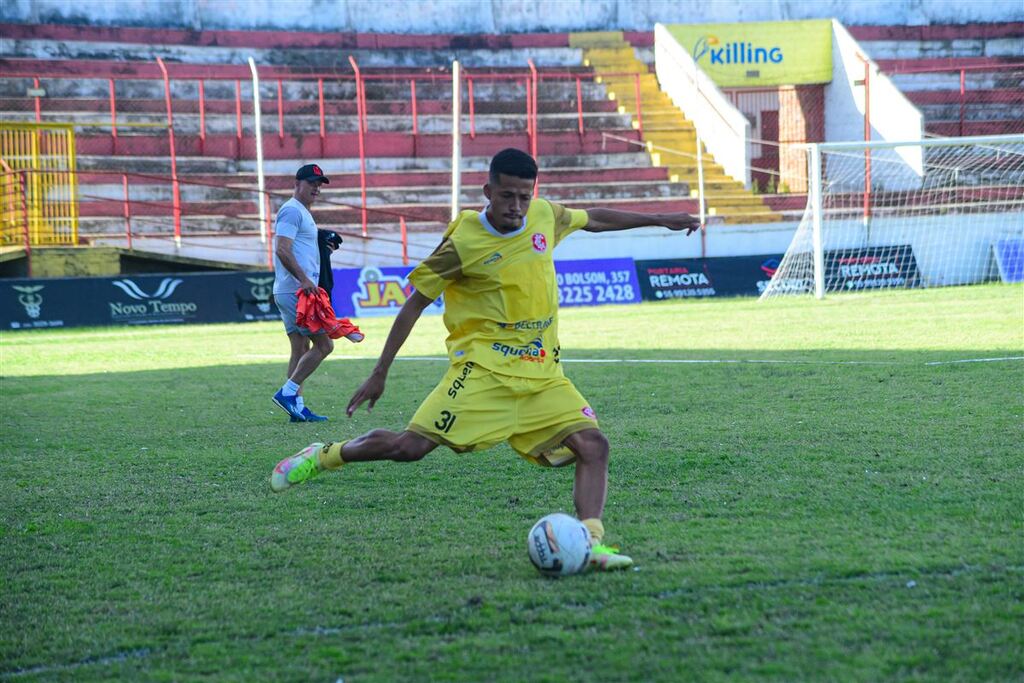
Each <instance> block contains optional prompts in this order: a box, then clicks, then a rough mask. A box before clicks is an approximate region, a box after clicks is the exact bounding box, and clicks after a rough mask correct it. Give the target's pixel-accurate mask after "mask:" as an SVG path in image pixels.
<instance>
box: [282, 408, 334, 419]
mask: <svg viewBox="0 0 1024 683" xmlns="http://www.w3.org/2000/svg"><path fill="white" fill-rule="evenodd" d="M291 421H292V422H327V416H326V415H317V414H316V413H314V412H313V411H312V410H310V409H309V408H307V407H305V406H303V407H302V416H301V417H295V416H294V415H292V418H291Z"/></svg>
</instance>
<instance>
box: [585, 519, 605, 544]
mask: <svg viewBox="0 0 1024 683" xmlns="http://www.w3.org/2000/svg"><path fill="white" fill-rule="evenodd" d="M582 521H583V526H585V527H587V529H588V530H589V531H590V542H591V543H592V544H593V545H597V544H598V543H600V542H601V539H602V538H604V524H601V520H599V519H598V518H597V517H591V518H590V519H584V520H582Z"/></svg>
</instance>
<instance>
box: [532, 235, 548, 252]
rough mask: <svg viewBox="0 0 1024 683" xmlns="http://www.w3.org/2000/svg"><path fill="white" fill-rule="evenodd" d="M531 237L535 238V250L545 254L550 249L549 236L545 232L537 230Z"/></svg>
mask: <svg viewBox="0 0 1024 683" xmlns="http://www.w3.org/2000/svg"><path fill="white" fill-rule="evenodd" d="M530 239H532V240H533V250H534V251H536V252H537V253H540V254H543V253H544V252H545V251H547V250H548V238H547V237H545V236H544V234H543V233H540V232H535V233H533V236H532V237H531V238H530Z"/></svg>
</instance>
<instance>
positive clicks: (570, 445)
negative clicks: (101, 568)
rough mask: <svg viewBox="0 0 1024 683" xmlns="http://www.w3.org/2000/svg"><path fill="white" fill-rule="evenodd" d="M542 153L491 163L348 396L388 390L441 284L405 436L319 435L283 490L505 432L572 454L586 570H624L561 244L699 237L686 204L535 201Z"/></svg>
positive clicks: (603, 444)
mask: <svg viewBox="0 0 1024 683" xmlns="http://www.w3.org/2000/svg"><path fill="white" fill-rule="evenodd" d="M536 182H537V163H536V162H535V161H534V160H533V158H532V157H530V156H529V155H528V154H526V153H524V152H521V151H519V150H516V149H506V150H503V151H501V152H499V153H498V154H497V155H495V157H494V158H493V159H492V160H491V166H490V173H489V176H488V182H487V184H486V185H484V196H486V197H487V199H488V200H489V202H490V203H489V204H488V206H487V208H485V209H484V210H483V211H480V212H477V211H463V212H462V213H460V214H459V216H458V218H456V219H455V220H454V221H453V222H452V223H451V224H450V225H449V226H448V229H447V230H446V231H445V233H444V238H443V239H442V241H441V244H440V245H439V246H438V247H437V249H435V250H434V253H433V254H431V255H430V256H429V257H427V258H426V259H425V260H424V261H423V262H421V263H420V264H419V265H418V266H417V267H416V268H415V269H414V270H413V271H412V273H410V275H409V281H410V282H411V283H412V284H413V286H414V287H415V288H416V291H415V292H413V294H412V295H411V296H410V297H409V299H408V301H407V302H406V303H405V305H404V306H403V307H402V309H401V311H400V312H399V314H398V316H397V318H396V319H395V322H394V324H393V325H392V327H391V332H390V333H389V334H388V338H387V341H386V342H385V344H384V350H383V351H382V352H381V355H380V359H379V360H378V361H377V365H376V366H375V367H374V369H373V372H372V373H371V374H370V377H369V378H368V379H367V380H366V381H365V382H363V384H362V386H360V387H359V389H357V390H356V392H355V394H353V396H352V399H351V400H350V401H349V404H348V408H347V411H346V412H347V413H348V415H349V416H350V417H351V416H352V414H353V413H354V412H355V411H356V409H357V408H359V406H361V405H362V404H363V403H365V402H366V401H369V405H368V409H370V408H373V406H374V404H375V403H376V402H377V400H378V399H379V398H380V397H381V395H382V394H383V393H384V383H385V380H386V378H387V373H388V369H389V368H390V367H391V363H392V361H394V359H395V356H396V355H397V354H398V350H399V349H400V348H401V346H402V344H403V343H405V340H406V339H407V338H408V336H409V333H410V332H411V331H412V328H413V326H414V325H415V323H416V321H417V320H418V319H419V317H420V315H421V314H422V312H423V309H425V308H426V307H427V306H428V305H430V303H431V302H432V301H434V299H436V298H437V297H439V296H440V295H441V294H442V293H443V294H444V299H445V312H444V323H445V327H447V329H448V332H449V334H448V339H447V346H448V357H449V360H450V361H451V365H450V366H449V368H448V372H447V373H446V374H445V376H444V378H443V379H442V380H441V382H440V383H439V384H438V385H437V387H436V388H435V389H434V391H433V392H431V394H430V395H429V396H428V397H427V398H426V400H424V401H423V404H422V405H421V406H420V407H419V409H418V410H417V411H416V414H415V415H413V417H412V420H411V421H410V422H409V425H408V426H407V427H406V429H405V431H403V432H391V431H388V430H385V429H374V430H372V431H370V432H367V433H366V434H364V435H362V436H359V437H356V438H354V439H351V440H349V441H338V442H334V443H328V444H319V443H315V444H311V445H310V446H307V447H306V448H304V449H303V450H301V451H299V452H298V453H296V454H295V455H293V456H291V457H288V458H285V459H284V460H282V461H281V462H279V463H278V464H277V467H275V468H274V472H273V473H272V474H271V478H270V485H271V488H272V489H273V490H274V491H284V490H286V489H288V488H290V487H292V486H294V485H296V484H299V483H302V482H303V481H306V480H308V479H310V478H312V477H314V476H316V475H317V474H319V473H321V472H323V471H325V470H335V469H338V468H340V467H342V466H343V465H347V464H350V463H356V462H367V461H376V460H395V461H400V462H411V461H415V460H419V459H421V458H422V457H424V456H425V455H426V454H427V453H429V452H430V451H432V450H434V449H435V448H436V447H437V446H438V445H444V446H447V447H448V448H450V449H452V450H454V451H456V452H460V453H462V452H468V451H474V450H481V449H485V448H490V447H491V446H494V445H496V444H498V443H501V442H502V441H508V443H509V445H511V446H512V448H514V449H515V450H516V452H518V453H519V454H520V455H521V456H522V457H523V458H525V459H526V460H529V461H530V462H532V463H535V464H537V465H541V466H545V467H561V466H564V465H569V464H572V463H575V466H576V472H575V485H574V487H573V499H574V502H575V505H576V513H577V515H578V516H579V518H580V520H582V521H583V523H584V524H585V525H586V526H587V528H588V529H589V530H590V535H591V539H592V542H593V547H592V550H591V568H592V569H598V570H610V569H624V568H626V567H629V566H631V565H632V564H633V560H632V559H630V558H629V557H627V556H625V555H622V554H619V553H618V552H617V549H615V548H612V547H610V546H606V545H604V544H603V543H602V539H603V537H604V526H603V525H602V523H601V515H602V513H603V512H604V504H605V498H606V496H607V489H608V440H607V439H606V438H605V436H604V434H603V433H602V432H601V430H600V429H599V428H598V425H597V417H596V416H595V414H594V411H593V410H592V409H591V407H590V404H588V403H587V401H586V399H585V398H583V396H581V395H580V393H579V392H578V391H577V390H576V387H574V386H573V384H572V382H570V381H569V380H568V379H567V378H566V377H565V376H564V375H563V374H562V366H561V364H560V363H559V351H560V349H559V343H558V287H557V285H556V281H555V266H554V260H553V257H552V251H553V250H554V247H555V246H557V245H558V243H559V242H561V241H562V240H563V239H564V238H565V237H566V236H568V235H569V234H570V233H572V232H574V231H576V230H581V229H582V230H586V231H588V232H606V231H609V230H625V229H628V228H637V227H643V226H664V227H666V228H668V229H670V230H685V231H686V232H687V234H690V233H692V232H693V231H694V230H696V229H698V228H699V227H700V222H699V220H698V219H696V218H694V217H693V216H691V215H689V214H686V213H673V214H657V215H656V214H642V213H632V212H626V211H617V210H612V209H602V208H594V209H588V210H586V211H581V210H574V209H567V208H565V207H563V206H560V205H558V204H555V203H553V202H550V201H547V200H545V199H533V192H534V186H535V184H536Z"/></svg>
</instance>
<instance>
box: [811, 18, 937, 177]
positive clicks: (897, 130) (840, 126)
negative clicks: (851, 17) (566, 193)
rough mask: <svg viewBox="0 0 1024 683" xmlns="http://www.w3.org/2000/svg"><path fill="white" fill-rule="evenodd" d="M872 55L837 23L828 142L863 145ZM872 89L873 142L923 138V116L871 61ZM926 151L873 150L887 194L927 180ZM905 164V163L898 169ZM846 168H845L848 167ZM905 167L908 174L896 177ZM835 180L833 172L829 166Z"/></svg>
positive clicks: (827, 104) (827, 105)
mask: <svg viewBox="0 0 1024 683" xmlns="http://www.w3.org/2000/svg"><path fill="white" fill-rule="evenodd" d="M862 56H863V57H864V58H867V53H866V52H865V51H864V50H862V49H861V48H860V46H859V45H858V44H857V41H856V40H854V38H853V36H851V35H850V33H849V31H847V30H846V29H845V28H844V27H843V25H842V24H840V23H839V22H838V21H833V22H832V82H831V83H829V84H828V85H826V86H825V140H826V141H827V142H847V141H851V142H852V141H854V140H863V139H864V111H865V106H866V105H865V92H866V89H865V87H864V85H863V82H864V59H862V58H861V57H862ZM867 62H868V71H869V79H868V80H869V84H870V89H871V93H870V95H871V96H870V100H871V102H870V112H871V116H870V120H871V139H872V140H887V141H911V140H920V139H921V138H922V137H924V116H923V115H922V114H921V110H920V109H918V108H917V107H915V106H914V105H913V104H912V103H911V102H910V100H908V99H907V98H906V96H904V95H903V93H901V92H900V91H899V89H898V88H897V87H896V86H895V85H893V83H892V81H891V80H890V79H889V77H888V76H886V75H884V74H882V73H880V72H879V70H878V65H877V64H875V62H873V61H871V60H870V59H867ZM922 149H923V148H921V147H899V148H896V149H895V150H874V151H873V152H872V160H873V163H874V161H875V160H878V161H879V163H884V164H885V167H886V169H887V172H886V179H887V183H888V185H887V189H896V188H897V187H905V186H911V187H912V186H914V185H916V184H918V182H919V180H920V178H921V176H922V175H923V174H924V157H923V151H922ZM899 162H902V163H899ZM844 163H845V162H844ZM896 167H901V168H902V171H903V172H897V171H896V170H895V168H896ZM825 174H826V176H827V177H829V178H830V179H831V178H832V177H833V174H834V170H833V168H831V165H829V164H826V169H825Z"/></svg>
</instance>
